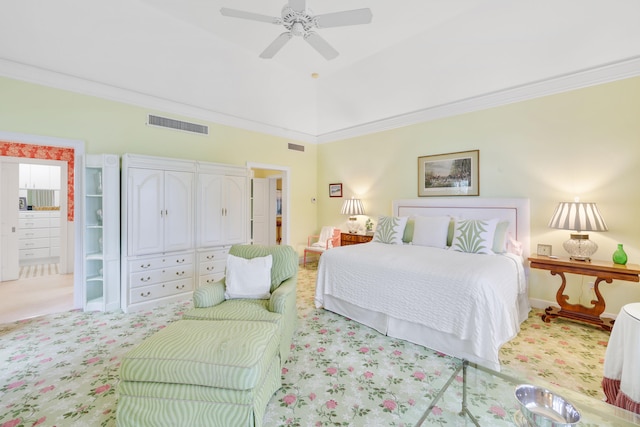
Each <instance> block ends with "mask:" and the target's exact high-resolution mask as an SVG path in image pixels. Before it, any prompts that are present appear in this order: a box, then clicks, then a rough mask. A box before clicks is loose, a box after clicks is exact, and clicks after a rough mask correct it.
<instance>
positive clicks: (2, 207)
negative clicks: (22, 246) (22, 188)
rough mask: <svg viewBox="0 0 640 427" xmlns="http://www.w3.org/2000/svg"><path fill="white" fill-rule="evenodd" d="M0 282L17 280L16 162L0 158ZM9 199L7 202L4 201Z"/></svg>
mask: <svg viewBox="0 0 640 427" xmlns="http://www.w3.org/2000/svg"><path fill="white" fill-rule="evenodd" d="M0 200H3V203H2V204H0V233H1V234H2V235H1V236H0V266H2V268H1V269H0V282H5V281H7V280H18V277H19V275H20V266H19V265H18V210H19V204H18V163H17V162H16V161H15V160H14V159H10V158H6V157H5V158H0ZM4 201H9V203H4Z"/></svg>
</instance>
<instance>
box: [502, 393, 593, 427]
mask: <svg viewBox="0 0 640 427" xmlns="http://www.w3.org/2000/svg"><path fill="white" fill-rule="evenodd" d="M515 395H516V399H517V400H518V403H519V404H520V410H521V411H522V414H523V415H524V417H525V418H526V419H527V420H528V421H529V422H530V423H532V424H533V425H535V426H537V427H565V426H566V427H568V426H575V425H576V424H577V423H578V422H579V421H580V412H578V410H577V409H576V408H575V406H573V405H572V404H571V402H569V401H568V400H567V399H565V398H564V397H562V396H559V395H557V394H555V393H554V392H552V391H549V390H547V389H546V388H542V387H536V386H534V385H530V384H520V385H519V386H517V387H516V391H515Z"/></svg>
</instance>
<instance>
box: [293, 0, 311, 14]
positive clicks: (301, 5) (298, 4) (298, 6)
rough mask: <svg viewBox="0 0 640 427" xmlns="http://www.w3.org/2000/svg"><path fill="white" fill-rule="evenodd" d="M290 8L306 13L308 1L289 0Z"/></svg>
mask: <svg viewBox="0 0 640 427" xmlns="http://www.w3.org/2000/svg"><path fill="white" fill-rule="evenodd" d="M289 7H290V8H291V9H293V10H295V11H296V12H304V10H305V9H306V8H307V2H306V0H289Z"/></svg>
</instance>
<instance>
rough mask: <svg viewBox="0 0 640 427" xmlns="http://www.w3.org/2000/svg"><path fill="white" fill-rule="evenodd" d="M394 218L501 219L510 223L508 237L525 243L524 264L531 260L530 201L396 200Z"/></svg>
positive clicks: (467, 198)
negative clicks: (529, 258) (441, 216)
mask: <svg viewBox="0 0 640 427" xmlns="http://www.w3.org/2000/svg"><path fill="white" fill-rule="evenodd" d="M393 215H395V216H412V215H413V216H439V215H451V216H456V217H459V218H465V219H491V218H499V219H501V220H508V221H509V228H508V231H509V233H511V236H513V237H514V238H515V239H516V240H518V241H519V242H521V243H522V250H523V254H522V256H523V257H524V259H525V260H526V259H527V257H528V256H529V251H530V243H531V242H530V236H529V234H530V231H529V226H530V225H529V223H530V216H529V199H486V198H480V197H456V198H424V199H406V200H394V201H393Z"/></svg>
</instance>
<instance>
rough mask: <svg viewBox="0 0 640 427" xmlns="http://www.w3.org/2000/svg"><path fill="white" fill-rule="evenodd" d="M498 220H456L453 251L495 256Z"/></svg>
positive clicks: (452, 244)
mask: <svg viewBox="0 0 640 427" xmlns="http://www.w3.org/2000/svg"><path fill="white" fill-rule="evenodd" d="M497 225H498V220H497V219H456V223H455V227H454V230H453V242H452V243H451V249H453V250H455V251H458V252H470V253H476V254H493V250H492V248H493V237H494V235H495V233H496V226H497Z"/></svg>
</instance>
